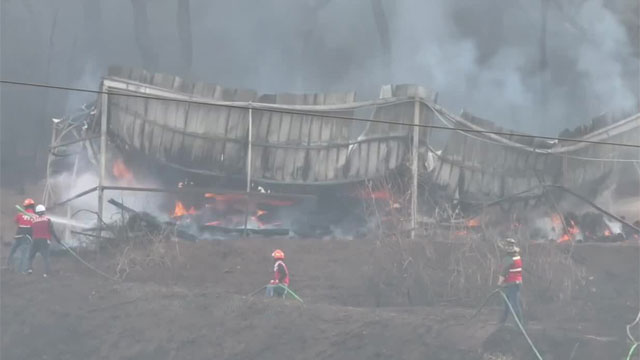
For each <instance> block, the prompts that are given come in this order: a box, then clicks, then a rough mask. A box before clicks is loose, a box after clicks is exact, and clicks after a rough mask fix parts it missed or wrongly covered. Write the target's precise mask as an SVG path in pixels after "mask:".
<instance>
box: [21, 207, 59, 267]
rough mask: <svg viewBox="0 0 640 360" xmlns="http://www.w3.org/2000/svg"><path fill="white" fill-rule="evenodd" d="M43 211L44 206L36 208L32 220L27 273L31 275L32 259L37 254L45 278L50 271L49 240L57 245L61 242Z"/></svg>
mask: <svg viewBox="0 0 640 360" xmlns="http://www.w3.org/2000/svg"><path fill="white" fill-rule="evenodd" d="M45 211H46V209H45V207H44V205H38V206H36V216H35V217H34V218H33V222H32V224H31V229H32V237H33V244H31V250H30V251H29V268H28V270H27V273H28V274H31V273H32V272H33V267H32V266H33V259H34V258H35V257H36V254H37V253H40V256H42V260H43V261H44V273H43V276H44V277H47V275H48V274H49V271H50V264H49V245H50V244H51V238H52V237H53V238H54V239H55V240H56V242H58V244H60V243H61V242H60V238H58V235H57V234H56V232H55V230H54V228H53V223H52V222H51V219H49V218H48V217H47V216H46V215H45Z"/></svg>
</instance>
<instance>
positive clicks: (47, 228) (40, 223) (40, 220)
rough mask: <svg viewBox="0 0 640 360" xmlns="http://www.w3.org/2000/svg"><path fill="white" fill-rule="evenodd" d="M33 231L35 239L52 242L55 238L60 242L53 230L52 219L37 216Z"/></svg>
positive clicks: (34, 220) (32, 225)
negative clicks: (52, 238)
mask: <svg viewBox="0 0 640 360" xmlns="http://www.w3.org/2000/svg"><path fill="white" fill-rule="evenodd" d="M31 230H32V231H33V235H32V237H33V239H34V240H35V239H45V240H51V237H52V236H53V237H54V238H55V239H56V241H58V242H59V239H58V236H57V235H56V233H55V231H54V230H53V224H52V223H51V219H49V218H48V217H46V216H44V215H43V216H36V217H35V218H34V219H33V223H32V224H31Z"/></svg>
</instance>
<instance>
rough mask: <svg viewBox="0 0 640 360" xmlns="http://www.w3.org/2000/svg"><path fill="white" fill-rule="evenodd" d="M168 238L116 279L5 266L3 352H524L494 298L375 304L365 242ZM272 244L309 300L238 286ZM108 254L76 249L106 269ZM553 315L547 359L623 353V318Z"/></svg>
mask: <svg viewBox="0 0 640 360" xmlns="http://www.w3.org/2000/svg"><path fill="white" fill-rule="evenodd" d="M174 245H176V244H172V245H171V246H169V247H168V249H167V251H171V252H172V256H171V257H170V258H168V259H169V260H168V261H167V262H166V263H164V264H162V265H161V264H155V265H154V264H150V265H147V266H140V267H137V268H132V269H131V270H130V272H129V273H128V274H127V277H126V278H125V280H124V281H121V282H113V281H109V280H106V279H104V278H102V277H100V276H99V275H96V274H95V273H93V272H91V271H90V270H88V269H87V268H86V267H84V266H82V265H81V264H79V263H78V262H77V261H75V260H74V259H73V258H70V257H69V256H58V257H55V258H54V259H53V263H54V266H53V267H54V269H55V271H54V274H53V276H52V277H50V278H48V279H44V278H42V277H41V276H40V275H39V271H38V270H39V269H38V268H36V272H35V273H34V274H33V275H31V276H24V275H20V274H14V273H7V272H6V271H5V272H3V273H2V274H1V277H0V281H1V282H0V286H1V292H0V295H1V296H0V315H1V316H0V328H1V330H2V339H1V341H2V342H1V345H2V347H1V349H2V350H1V352H2V353H1V354H0V355H1V357H2V359H8V360H11V359H154V360H155V359H261V360H268V359H375V358H381V359H389V358H397V359H436V360H437V359H448V360H452V359H483V356H484V357H485V358H486V356H488V355H487V354H490V353H497V352H499V353H503V354H510V356H511V358H513V359H530V358H533V357H532V353H531V350H530V349H529V348H528V346H527V345H526V343H525V340H524V339H523V337H522V335H520V334H519V333H518V332H517V331H516V330H515V328H513V327H505V328H498V327H497V326H496V325H495V321H496V318H497V315H498V314H497V312H498V311H499V308H497V307H496V306H495V305H497V303H496V304H490V305H489V307H488V308H487V309H486V310H485V311H483V312H481V313H480V315H479V316H477V317H476V318H474V319H472V320H471V321H468V320H467V317H469V316H471V315H472V314H473V313H474V310H475V307H471V306H461V305H456V303H455V302H452V303H441V304H433V305H431V306H401V304H400V303H399V304H398V305H397V306H385V307H377V308H376V307H373V306H374V302H373V301H371V297H372V296H373V295H372V293H371V291H372V290H371V286H370V285H369V284H368V283H369V281H370V276H371V274H376V273H375V272H373V273H372V272H371V271H370V270H371V269H369V267H370V264H371V258H372V254H373V253H372V251H371V249H372V248H373V247H374V246H373V245H374V244H372V243H371V242H366V241H351V242H344V241H320V240H318V241H309V240H307V241H304V240H297V239H249V240H247V239H244V240H243V239H238V240H234V241H217V242H202V243H195V244H193V243H186V242H180V243H178V244H177V248H176V247H175V246H174ZM276 247H281V248H284V249H285V250H286V251H287V256H288V266H289V267H290V269H291V272H292V278H293V280H292V285H293V288H294V289H295V290H296V291H297V292H298V294H299V295H300V296H301V297H303V298H304V300H305V304H304V305H301V304H299V303H297V302H295V301H289V300H286V301H283V300H280V299H265V298H263V297H262V296H257V297H255V298H249V297H247V296H246V295H247V294H249V293H250V292H252V291H253V290H255V289H257V288H259V287H260V286H262V285H263V284H264V283H266V282H267V281H268V279H269V276H270V273H269V271H270V268H271V263H270V259H269V254H270V253H271V251H272V250H273V249H274V248H276ZM5 249H6V248H5ZM178 252H179V255H178ZM117 255H118V253H113V254H109V253H103V254H101V255H100V257H96V255H95V254H83V256H85V257H86V258H87V260H89V261H91V262H92V263H94V264H96V265H97V266H99V267H100V268H102V269H105V270H108V271H110V272H111V273H114V270H115V268H114V262H113V259H114V257H115V256H117ZM611 286H613V285H611ZM621 294H622V293H621ZM603 301H604V300H603ZM607 301H611V299H607ZM478 305H479V304H478ZM476 306H477V305H476ZM548 311H549V316H542V317H541V316H539V315H538V316H536V319H534V320H531V321H530V322H529V324H528V329H529V331H530V333H531V336H532V337H533V339H534V342H535V343H536V345H537V346H538V347H539V349H540V351H541V352H542V353H543V354H544V358H545V359H547V360H548V359H569V358H570V357H571V356H573V357H574V359H584V360H591V359H593V360H596V359H598V360H601V359H619V358H622V356H623V353H624V352H625V351H627V349H628V346H627V344H626V343H625V340H624V325H623V324H618V323H617V322H616V323H614V325H610V324H606V323H604V322H599V321H596V319H594V318H593V317H591V315H589V314H590V313H588V312H585V313H584V315H582V316H581V317H580V316H578V317H576V316H575V315H571V316H570V315H569V313H571V312H570V311H567V309H554V308H553V307H549V308H548ZM562 313H565V314H566V315H565V316H561V315H559V314H562ZM557 314H558V315H557ZM629 316H630V317H632V314H629ZM572 319H573V320H572ZM618 325H619V327H618ZM576 344H577V345H576Z"/></svg>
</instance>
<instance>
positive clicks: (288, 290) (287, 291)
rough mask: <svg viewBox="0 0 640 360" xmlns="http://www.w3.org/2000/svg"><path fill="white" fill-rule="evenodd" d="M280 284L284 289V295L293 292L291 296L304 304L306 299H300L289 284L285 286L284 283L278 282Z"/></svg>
mask: <svg viewBox="0 0 640 360" xmlns="http://www.w3.org/2000/svg"><path fill="white" fill-rule="evenodd" d="M278 286H280V287H281V288H283V289H284V291H285V293H284V295H285V296H286V295H287V294H291V296H293V297H294V298H295V299H296V300H298V301H300V303H302V304H304V301H302V299H300V297H299V296H298V295H296V293H294V292H293V290H291V289H289V287H288V286H284V285H282V284H278Z"/></svg>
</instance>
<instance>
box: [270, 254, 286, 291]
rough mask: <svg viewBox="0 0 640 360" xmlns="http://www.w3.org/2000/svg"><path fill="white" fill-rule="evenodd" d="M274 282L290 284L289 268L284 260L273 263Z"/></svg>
mask: <svg viewBox="0 0 640 360" xmlns="http://www.w3.org/2000/svg"><path fill="white" fill-rule="evenodd" d="M273 283H275V284H280V283H282V284H284V285H287V286H289V270H287V265H285V264H284V261H282V260H278V261H276V263H275V264H274V265H273Z"/></svg>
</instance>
